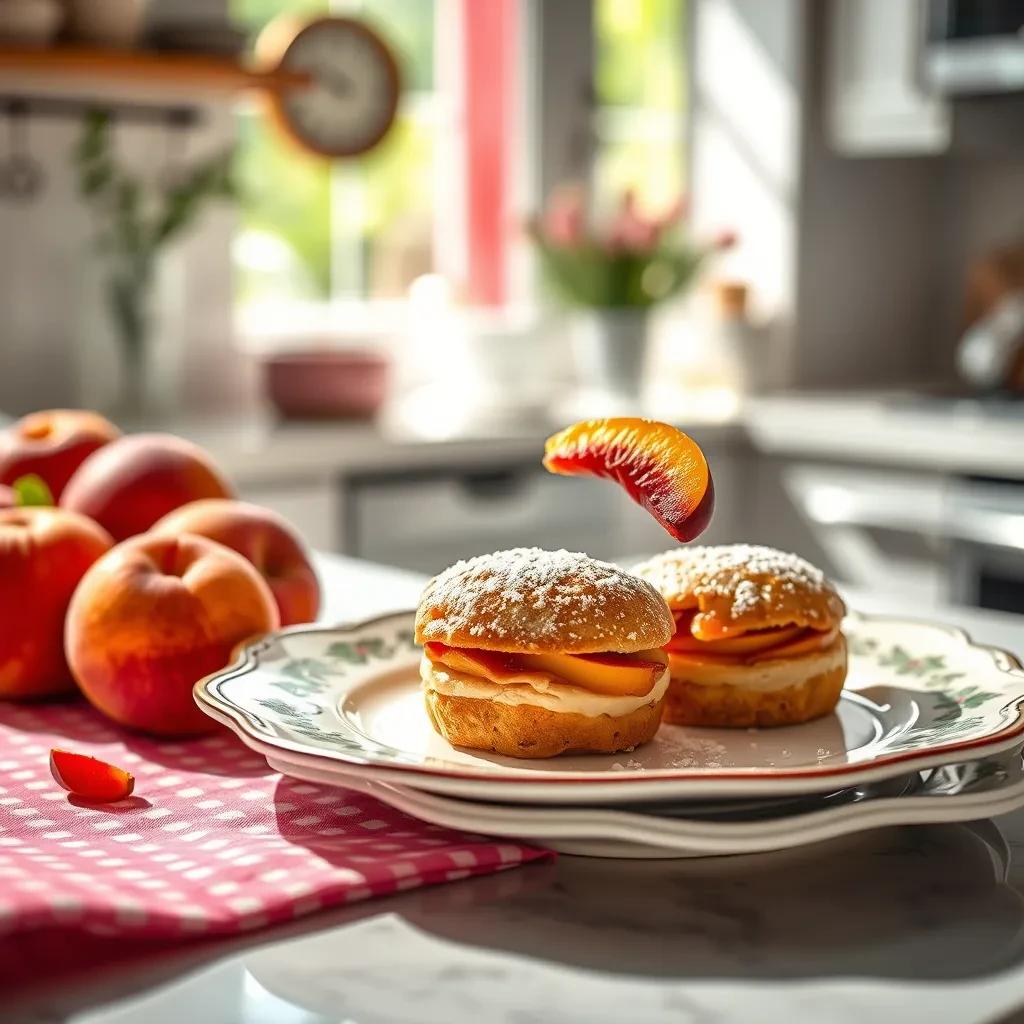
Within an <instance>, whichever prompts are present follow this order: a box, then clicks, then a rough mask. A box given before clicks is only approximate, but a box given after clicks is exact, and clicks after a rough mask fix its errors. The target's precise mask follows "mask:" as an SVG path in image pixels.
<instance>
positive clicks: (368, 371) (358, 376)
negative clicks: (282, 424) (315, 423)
mask: <svg viewBox="0 0 1024 1024" xmlns="http://www.w3.org/2000/svg"><path fill="white" fill-rule="evenodd" d="M263 382H264V390H265V391H266V393H267V396H268V397H269V398H270V401H271V402H273V404H274V406H275V407H276V408H277V410H278V412H280V413H281V415H282V416H286V417H289V418H291V419H365V418H369V417H371V416H373V415H374V413H376V412H377V410H378V409H379V408H380V406H381V404H382V403H383V401H384V398H385V396H386V395H387V385H388V361H387V359H385V358H384V356H382V355H380V354H379V353H377V352H367V351H341V350H339V351H320V352H289V353H282V354H280V355H276V356H269V357H268V358H267V359H265V360H264V361H263Z"/></svg>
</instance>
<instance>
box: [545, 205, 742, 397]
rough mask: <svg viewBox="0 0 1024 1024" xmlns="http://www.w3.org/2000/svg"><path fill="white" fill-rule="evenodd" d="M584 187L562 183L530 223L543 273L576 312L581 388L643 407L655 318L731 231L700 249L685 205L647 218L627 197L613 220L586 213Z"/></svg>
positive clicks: (729, 240)
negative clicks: (690, 234) (652, 316)
mask: <svg viewBox="0 0 1024 1024" xmlns="http://www.w3.org/2000/svg"><path fill="white" fill-rule="evenodd" d="M588 206H589V204H588V197H587V194H586V192H585V190H584V189H582V188H581V187H579V186H563V187H562V188H560V189H558V190H557V191H556V192H555V193H554V194H553V195H552V197H551V199H550V201H549V202H548V204H547V207H546V209H545V211H544V215H543V216H542V217H541V218H539V219H538V220H535V221H533V222H532V223H531V225H530V234H531V236H532V238H533V240H534V242H535V244H536V247H537V252H538V255H539V258H540V263H541V268H542V270H543V272H544V274H545V276H546V278H547V280H548V281H549V283H550V284H551V286H552V288H553V289H554V291H555V292H556V294H557V295H558V296H559V298H561V299H562V300H563V301H564V302H566V303H567V304H569V305H570V306H572V307H575V308H576V310H577V311H578V316H577V320H576V325H575V330H574V332H573V342H574V350H575V356H576V362H577V365H578V369H579V373H580V378H581V383H582V385H583V387H584V389H585V390H586V391H587V392H588V393H590V394H594V393H596V394H597V395H600V396H604V397H605V398H608V399H611V400H612V401H613V402H615V403H617V404H620V405H636V404H637V403H639V400H640V395H641V391H642V388H643V383H644V373H645V369H646V363H647V354H648V347H649V336H650V329H649V328H650V313H651V310H652V309H653V308H654V306H656V305H657V304H659V303H661V302H664V301H665V300H667V299H669V298H672V297H673V296H675V295H679V294H681V293H682V292H683V291H685V290H686V289H687V288H688V287H689V286H690V285H691V284H692V282H693V281H694V279H695V277H696V275H697V272H698V271H699V270H700V268H701V266H702V265H703V263H704V262H705V260H706V259H707V258H708V257H709V256H710V255H711V254H713V253H714V252H717V251H721V250H722V249H726V248H728V247H730V246H732V245H733V244H734V243H735V236H734V235H733V234H732V233H731V232H722V233H721V234H720V235H719V236H718V237H717V238H715V239H712V240H711V241H709V242H707V243H704V244H699V243H696V242H693V241H689V240H688V239H687V237H686V232H685V221H686V201H685V198H684V197H680V198H679V199H678V200H677V201H676V202H675V203H673V204H672V206H671V207H670V208H669V209H668V210H667V211H665V212H664V213H663V214H661V215H660V216H657V217H652V216H648V215H645V214H644V213H642V212H641V211H640V209H639V207H638V204H637V201H636V196H635V193H634V192H633V191H631V190H627V191H626V192H624V193H623V194H622V196H621V198H620V200H619V202H618V203H617V204H616V206H615V208H614V210H613V212H612V214H611V216H609V217H605V218H600V217H596V216H594V215H592V214H591V213H590V212H589V209H588Z"/></svg>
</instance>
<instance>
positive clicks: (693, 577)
mask: <svg viewBox="0 0 1024 1024" xmlns="http://www.w3.org/2000/svg"><path fill="white" fill-rule="evenodd" d="M634 571H635V572H636V573H637V575H638V576H640V577H641V578H643V579H645V580H648V581H649V582H650V583H652V584H653V585H654V586H655V587H656V588H657V589H658V591H659V592H660V593H661V595H662V596H663V597H664V598H665V600H666V601H667V602H668V604H669V607H670V608H671V609H672V610H673V612H678V611H683V610H686V609H696V610H697V612H698V614H697V615H696V616H695V617H694V619H693V622H692V624H691V631H692V632H693V634H694V636H697V637H699V638H701V639H705V640H713V639H716V638H723V637H728V636H736V635H739V634H741V633H746V632H749V631H751V630H759V629H770V628H773V627H777V626H787V625H795V626H803V627H809V628H811V629H817V630H830V629H832V628H833V627H835V626H838V625H839V623H840V622H841V621H842V618H843V616H844V615H845V614H846V607H845V605H844V604H843V601H842V598H840V597H839V595H838V594H837V593H836V592H835V589H834V588H833V587H832V585H831V584H830V583H829V581H828V580H827V579H826V578H825V575H824V573H822V571H821V570H820V569H818V568H816V567H815V566H813V565H811V563H810V562H807V561H805V560H804V559H803V558H800V557H798V556H797V555H793V554H788V553H786V552H784V551H777V550H776V549H775V548H768V547H761V546H759V545H754V544H729V545H721V546H718V547H686V548H678V549H676V550H673V551H666V552H664V553H663V554H660V555H656V556H655V557H654V558H651V559H649V560H648V561H646V562H644V563H643V564H641V565H639V566H637V567H636V568H635V570H634Z"/></svg>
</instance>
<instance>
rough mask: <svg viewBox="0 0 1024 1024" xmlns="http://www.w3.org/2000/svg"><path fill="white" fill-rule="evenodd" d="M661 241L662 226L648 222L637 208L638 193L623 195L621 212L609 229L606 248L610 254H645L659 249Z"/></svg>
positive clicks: (620, 205) (625, 193) (629, 190)
mask: <svg viewBox="0 0 1024 1024" xmlns="http://www.w3.org/2000/svg"><path fill="white" fill-rule="evenodd" d="M660 239H661V224H660V223H659V222H658V221H656V220H648V219H647V218H645V217H644V216H642V215H641V213H640V212H639V210H638V208H637V202H636V192H634V191H633V189H627V190H626V191H625V192H623V193H622V200H621V202H620V203H619V212H618V214H617V215H616V217H615V219H614V220H613V221H612V223H611V225H610V227H609V229H608V237H607V240H606V243H605V245H606V247H607V249H608V251H609V252H613V253H614V252H632V253H645V252H650V251H651V250H653V249H655V248H657V246H658V242H659V241H660Z"/></svg>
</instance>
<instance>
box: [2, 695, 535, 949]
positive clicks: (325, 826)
mask: <svg viewBox="0 0 1024 1024" xmlns="http://www.w3.org/2000/svg"><path fill="white" fill-rule="evenodd" d="M51 747H64V748H67V749H71V750H75V751H77V752H80V753H83V754H92V755H94V756H96V757H99V758H102V759H103V760H104V761H109V762H111V763H112V764H116V765H118V766H119V767H121V768H124V769H126V770H127V771H130V772H131V773H132V774H133V775H134V776H135V779H136V782H135V793H134V794H133V795H132V796H131V797H129V798H128V799H127V800H123V801H120V802H119V803H115V804H107V805H91V804H87V803H85V802H83V801H79V800H78V799H76V798H75V797H73V796H69V795H68V794H67V793H66V792H65V791H64V790H62V789H60V788H59V787H58V785H57V783H56V782H55V781H54V780H53V778H52V777H51V775H50V770H49V751H50V748H51ZM546 855H547V854H546V852H545V851H543V850H538V849H535V848H533V847H530V846H526V845H523V844H520V843H515V842H498V841H495V840H493V839H488V838H485V837H483V836H477V835H468V834H466V833H461V832H454V831H451V830H450V829H445V828H440V827H438V826H435V825H429V824H426V823H424V822H421V821H418V820H416V819H415V818H411V817H409V816H408V815H406V814H403V813H402V812H400V811H396V810H393V809H392V808H390V807H388V806H386V805H384V804H382V803H380V802H379V801H378V800H375V799H374V798H373V797H370V796H366V795H363V794H358V793H354V792H350V791H348V790H343V789H337V788H333V787H327V786H315V785H310V784H307V783H302V782H297V781H294V780H292V779H289V778H286V777H282V776H281V775H278V774H276V773H274V772H272V771H271V770H270V769H269V767H268V765H267V763H266V761H265V760H264V759H263V758H262V757H261V756H259V755H258V754H256V753H254V752H252V751H250V750H249V749H248V748H247V747H245V746H243V745H242V743H241V742H240V741H239V740H237V739H236V738H235V737H234V736H233V735H232V734H230V733H228V732H227V731H224V732H221V733H218V734H216V735H214V736H209V737H206V738H204V739H197V740H190V741H180V742H161V741H158V740H151V739H145V738H143V737H140V736H135V735H132V734H129V733H127V732H125V731H124V730H122V729H119V728H118V727H117V726H115V725H114V724H112V723H111V722H109V721H107V720H106V719H104V718H103V717H102V716H100V715H99V714H98V713H97V712H95V711H93V710H92V709H91V708H89V707H87V706H86V705H84V704H82V703H68V704H49V705H19V704H3V703H0V932H2V931H7V932H17V931H26V930H31V929H37V928H47V927H53V926H60V927H72V928H80V929H82V930H84V931H88V932H90V933H93V934H99V935H117V934H123V933H131V934H133V935H145V936H150V937H154V938H157V937H159V938H167V937H184V936H188V935H204V934H214V933H220V934H223V933H238V932H241V931H245V930H247V929H253V928H259V927H262V926H264V925H268V924H271V923H277V922H281V921H287V920H291V919H293V918H296V917H300V916H302V915H304V914H309V913H312V912H313V911H315V910H319V909H320V908H324V907H331V906H336V905H339V904H344V903H351V902H354V901H356V900H363V899H368V898H370V897H372V896H381V895H385V894H387V893H391V892H396V891H399V890H404V889H412V888H415V887H417V886H421V885H429V884H433V883H435V882H445V881H452V880H454V879H459V878H466V877H468V876H470V875H476V874H484V873H487V872H491V871H499V870H503V869H505V868H510V867H515V866H516V865H519V864H522V863H524V862H526V861H529V860H534V859H536V858H541V857H544V856H546Z"/></svg>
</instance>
